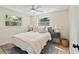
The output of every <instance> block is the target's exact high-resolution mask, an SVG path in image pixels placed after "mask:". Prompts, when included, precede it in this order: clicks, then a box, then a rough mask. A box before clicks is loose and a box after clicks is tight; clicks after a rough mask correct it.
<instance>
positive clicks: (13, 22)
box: [5, 15, 22, 26]
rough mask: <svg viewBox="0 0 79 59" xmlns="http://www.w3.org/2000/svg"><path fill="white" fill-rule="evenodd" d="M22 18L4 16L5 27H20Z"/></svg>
mask: <svg viewBox="0 0 79 59" xmlns="http://www.w3.org/2000/svg"><path fill="white" fill-rule="evenodd" d="M21 25H22V17H18V16H9V15H6V20H5V26H21Z"/></svg>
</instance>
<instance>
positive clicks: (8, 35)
mask: <svg viewBox="0 0 79 59" xmlns="http://www.w3.org/2000/svg"><path fill="white" fill-rule="evenodd" d="M6 14H7V15H13V16H21V17H22V26H5V20H6V19H5V15H6ZM29 19H30V18H29V16H27V15H24V14H22V13H18V12H15V11H12V10H9V9H6V8H1V7H0V45H2V44H5V43H8V42H9V41H10V39H12V36H13V35H14V34H16V33H21V32H25V31H27V26H28V25H29Z"/></svg>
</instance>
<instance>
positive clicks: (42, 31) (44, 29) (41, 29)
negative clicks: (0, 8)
mask: <svg viewBox="0 0 79 59" xmlns="http://www.w3.org/2000/svg"><path fill="white" fill-rule="evenodd" d="M38 32H40V33H45V32H47V31H46V28H45V27H44V26H41V27H38Z"/></svg>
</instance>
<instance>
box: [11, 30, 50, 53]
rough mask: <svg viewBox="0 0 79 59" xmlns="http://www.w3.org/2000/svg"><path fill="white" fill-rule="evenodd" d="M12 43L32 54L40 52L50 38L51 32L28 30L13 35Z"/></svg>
mask: <svg viewBox="0 0 79 59" xmlns="http://www.w3.org/2000/svg"><path fill="white" fill-rule="evenodd" d="M13 38H14V39H12V43H13V44H15V45H16V46H18V47H20V48H21V49H22V50H25V51H27V52H28V53H31V54H39V53H40V52H41V50H42V49H43V47H44V46H45V45H46V42H47V41H48V40H51V37H50V34H49V33H48V32H47V33H39V32H33V31H31V32H26V33H21V34H16V35H14V36H13Z"/></svg>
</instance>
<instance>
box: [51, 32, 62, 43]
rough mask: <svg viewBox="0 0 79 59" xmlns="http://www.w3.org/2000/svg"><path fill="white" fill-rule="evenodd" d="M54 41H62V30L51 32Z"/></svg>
mask: <svg viewBox="0 0 79 59" xmlns="http://www.w3.org/2000/svg"><path fill="white" fill-rule="evenodd" d="M50 34H51V38H52V42H56V43H60V39H61V34H60V32H51V33H50Z"/></svg>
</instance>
